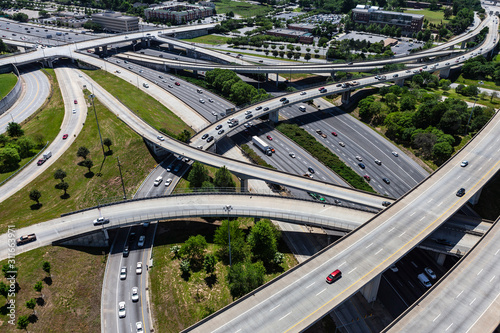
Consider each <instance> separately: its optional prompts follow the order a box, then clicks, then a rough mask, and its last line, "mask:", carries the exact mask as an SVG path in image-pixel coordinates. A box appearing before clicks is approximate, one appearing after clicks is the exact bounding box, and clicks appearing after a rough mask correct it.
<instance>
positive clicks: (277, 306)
mask: <svg viewBox="0 0 500 333" xmlns="http://www.w3.org/2000/svg"><path fill="white" fill-rule="evenodd" d="M280 305H281V304H278V305H276V306H275V307H274V308H272V309H271V310H269V312H273V311H274V310H276V309H277V308H279V307H280Z"/></svg>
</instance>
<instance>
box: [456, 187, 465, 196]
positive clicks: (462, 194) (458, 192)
mask: <svg viewBox="0 0 500 333" xmlns="http://www.w3.org/2000/svg"><path fill="white" fill-rule="evenodd" d="M464 194H465V189H464V188H463V187H462V188H461V189H459V190H458V191H457V197H463V196H464Z"/></svg>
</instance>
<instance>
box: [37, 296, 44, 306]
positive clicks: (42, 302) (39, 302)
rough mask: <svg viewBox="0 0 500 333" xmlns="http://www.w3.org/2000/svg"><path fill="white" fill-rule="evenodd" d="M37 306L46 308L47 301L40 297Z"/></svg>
mask: <svg viewBox="0 0 500 333" xmlns="http://www.w3.org/2000/svg"><path fill="white" fill-rule="evenodd" d="M36 305H38V306H44V305H45V300H44V299H43V298H42V297H38V298H37V299H36Z"/></svg>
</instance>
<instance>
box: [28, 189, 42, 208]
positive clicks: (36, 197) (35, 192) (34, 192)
mask: <svg viewBox="0 0 500 333" xmlns="http://www.w3.org/2000/svg"><path fill="white" fill-rule="evenodd" d="M41 197H42V193H40V191H38V190H31V192H30V199H31V200H33V201H35V202H36V204H37V205H39V204H40V201H39V200H40V198H41Z"/></svg>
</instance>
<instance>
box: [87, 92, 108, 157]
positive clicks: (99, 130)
mask: <svg viewBox="0 0 500 333" xmlns="http://www.w3.org/2000/svg"><path fill="white" fill-rule="evenodd" d="M92 88H93V87H92ZM90 98H91V99H92V107H93V108H94V115H95V122H96V123H97V131H98V132H99V139H100V140H101V147H102V155H103V156H104V158H106V152H104V144H103V143H102V136H101V129H100V127H99V120H98V119H97V111H96V110H95V104H94V94H91V95H90Z"/></svg>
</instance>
